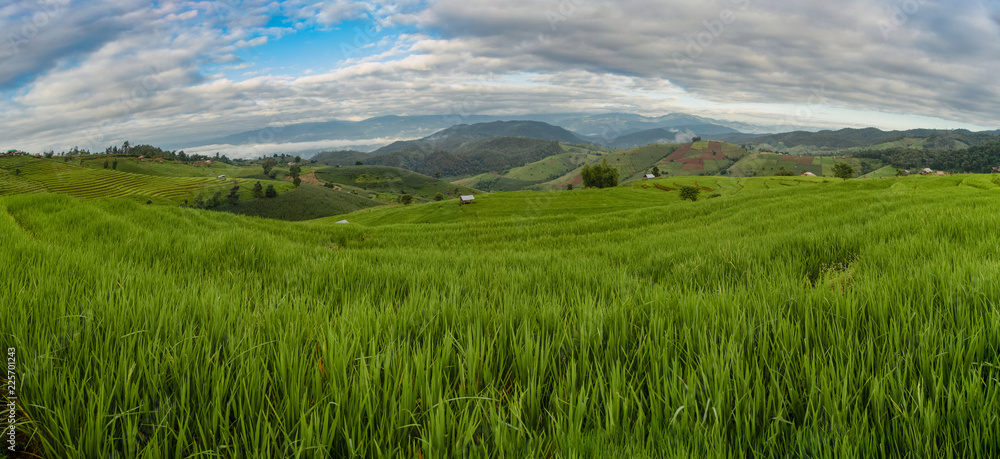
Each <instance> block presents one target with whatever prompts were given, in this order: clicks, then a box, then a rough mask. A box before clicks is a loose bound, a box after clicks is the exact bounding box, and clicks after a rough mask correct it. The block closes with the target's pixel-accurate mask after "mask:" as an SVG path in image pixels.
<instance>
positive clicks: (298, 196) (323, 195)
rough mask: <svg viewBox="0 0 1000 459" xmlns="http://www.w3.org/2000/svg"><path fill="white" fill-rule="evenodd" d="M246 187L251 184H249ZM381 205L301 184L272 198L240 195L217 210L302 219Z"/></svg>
mask: <svg viewBox="0 0 1000 459" xmlns="http://www.w3.org/2000/svg"><path fill="white" fill-rule="evenodd" d="M247 186H251V187H252V185H250V184H249V183H248V184H247ZM241 188H242V186H241ZM241 191H243V190H241ZM380 205H382V203H381V202H378V201H374V200H371V199H368V198H366V197H363V196H356V195H353V194H351V193H348V192H344V191H335V190H332V189H329V188H325V187H321V186H317V185H309V184H305V183H303V184H302V185H300V186H299V187H298V188H293V189H291V190H288V191H286V192H284V193H280V194H278V196H277V197H274V198H264V199H250V198H242V199H241V200H240V201H239V202H238V203H237V205H235V206H232V205H229V204H228V203H225V204H222V205H221V206H219V208H218V209H217V210H221V211H223V212H229V213H233V214H240V215H250V216H255V217H265V218H276V219H279V220H287V221H301V220H313V219H316V218H322V217H329V216H331V215H338V214H345V213H349V212H354V211H356V210H360V209H366V208H369V207H375V206H380Z"/></svg>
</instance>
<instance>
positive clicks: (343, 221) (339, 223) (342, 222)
mask: <svg viewBox="0 0 1000 459" xmlns="http://www.w3.org/2000/svg"><path fill="white" fill-rule="evenodd" d="M348 223H350V222H349V221H347V220H341V221H339V222H337V224H338V225H346V224H348Z"/></svg>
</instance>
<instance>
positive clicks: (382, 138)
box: [166, 113, 781, 153]
mask: <svg viewBox="0 0 1000 459" xmlns="http://www.w3.org/2000/svg"><path fill="white" fill-rule="evenodd" d="M496 121H520V122H524V121H535V122H542V123H546V124H550V125H553V126H558V127H561V128H563V129H564V130H566V131H569V132H570V133H571V134H575V135H576V136H578V137H582V136H599V137H601V138H616V137H620V136H623V135H628V134H633V133H636V132H639V131H645V130H650V129H668V130H669V129H671V128H679V127H685V128H690V129H693V131H694V132H696V133H697V132H699V129H702V128H699V129H694V128H693V127H694V126H707V127H705V128H704V129H712V128H711V127H710V126H708V125H715V126H722V127H725V128H729V129H734V130H736V131H740V132H755V133H765V132H781V129H780V127H779V126H757V125H751V124H748V123H740V122H734V121H724V120H715V119H711V118H705V117H701V116H695V115H687V114H682V113H673V114H669V115H663V116H659V117H647V116H642V115H634V114H628V113H607V114H584V113H563V114H525V115H516V116H495V115H466V116H458V115H417V116H395V115H393V116H380V117H376V118H370V119H366V120H363V121H348V120H329V121H323V122H309V123H293V124H284V125H275V126H269V127H261V128H260V129H253V130H248V131H244V132H240V133H236V134H231V135H225V136H222V137H217V138H212V139H208V140H201V141H192V142H189V143H184V144H181V143H178V144H176V145H166V147H167V148H172V149H183V148H189V149H190V148H194V147H200V146H206V145H253V144H289V145H288V151H286V153H290V152H297V151H303V152H306V151H308V152H313V151H318V150H322V149H323V148H324V147H323V145H322V144H321V143H322V142H323V141H330V142H331V143H334V142H335V144H336V145H357V146H358V147H354V148H361V149H364V150H366V151H367V150H368V149H375V148H378V147H379V146H384V145H387V144H389V143H391V142H392V141H394V140H397V139H419V138H422V137H425V136H428V135H429V134H432V133H435V132H439V131H441V130H444V129H447V128H450V127H452V126H455V125H461V124H467V125H476V124H484V123H485V124H489V123H493V122H496ZM705 134H706V133H702V135H703V136H704V135H705ZM711 134H715V132H712V133H711ZM495 135H505V136H514V137H532V138H538V134H534V135H530V134H525V133H523V132H519V133H508V134H501V133H495ZM560 141H569V140H560ZM576 141H578V140H574V141H573V142H576ZM317 143H320V145H319V146H317V145H316V144H317ZM296 144H298V145H296ZM373 145H374V147H371V146H373ZM341 148H345V147H341Z"/></svg>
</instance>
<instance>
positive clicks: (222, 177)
mask: <svg viewBox="0 0 1000 459" xmlns="http://www.w3.org/2000/svg"><path fill="white" fill-rule="evenodd" d="M216 178H217V179H219V180H225V179H226V176H225V175H220V176H218V177H216Z"/></svg>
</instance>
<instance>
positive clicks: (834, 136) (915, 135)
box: [745, 128, 996, 150]
mask: <svg viewBox="0 0 1000 459" xmlns="http://www.w3.org/2000/svg"><path fill="white" fill-rule="evenodd" d="M903 139H923V142H922V143H921V147H922V148H924V149H929V150H944V149H951V148H965V147H968V146H975V145H982V144H984V143H987V142H989V141H992V140H996V137H995V136H994V135H992V134H989V133H976V132H971V131H967V130H964V129H960V130H941V129H910V130H906V131H883V130H881V129H876V128H865V129H841V130H839V131H819V132H805V131H794V132H786V133H782V134H772V135H765V136H757V137H754V138H752V139H746V140H745V141H746V142H749V143H753V144H768V145H771V146H776V145H779V144H780V145H782V146H784V147H787V148H794V147H797V146H811V147H818V148H823V149H830V150H836V149H847V148H860V147H869V146H874V145H878V144H883V143H887V142H895V141H899V140H903Z"/></svg>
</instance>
